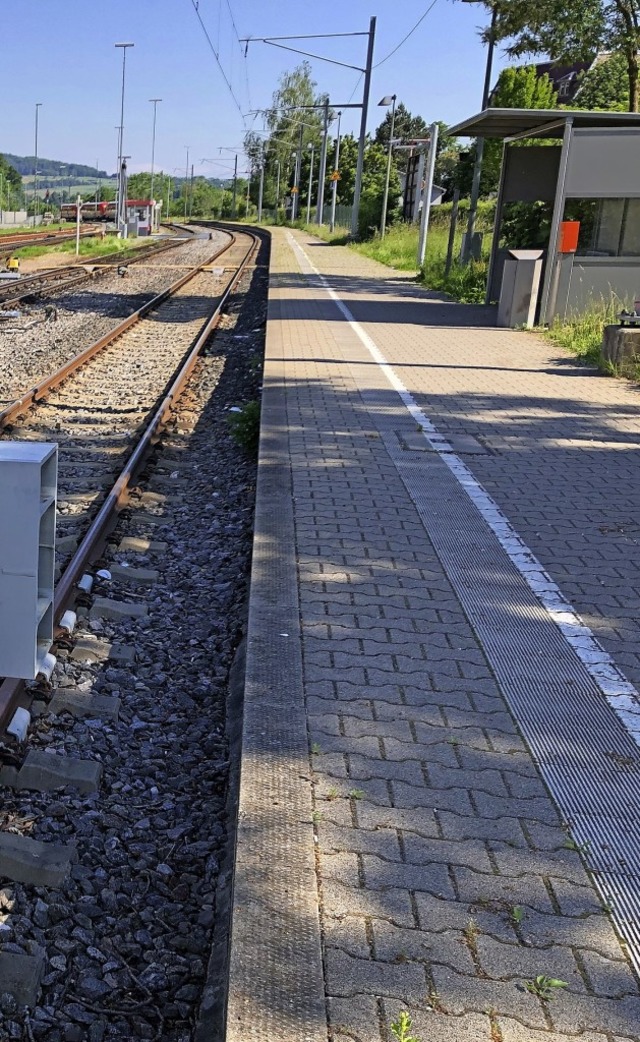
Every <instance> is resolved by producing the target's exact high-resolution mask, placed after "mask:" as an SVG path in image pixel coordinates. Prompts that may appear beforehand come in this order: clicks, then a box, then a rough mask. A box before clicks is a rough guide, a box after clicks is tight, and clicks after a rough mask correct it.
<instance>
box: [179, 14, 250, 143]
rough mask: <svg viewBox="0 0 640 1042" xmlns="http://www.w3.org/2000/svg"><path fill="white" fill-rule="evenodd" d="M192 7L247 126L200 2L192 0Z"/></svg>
mask: <svg viewBox="0 0 640 1042" xmlns="http://www.w3.org/2000/svg"><path fill="white" fill-rule="evenodd" d="M191 6H192V7H193V10H194V11H195V13H196V16H197V19H198V21H199V22H200V25H201V27H202V31H203V33H204V35H205V38H206V40H207V43H208V44H209V48H210V50H211V53H212V54H213V57H214V58H215V60H216V64H217V66H218V68H219V69H220V72H221V74H222V78H223V80H224V82H225V83H226V85H227V88H228V90H229V94H230V95H231V97H232V98H233V102H234V104H235V106H236V108H237V110H238V112H239V113H240V118H241V119H242V124H243V126H245V122H244V115H243V113H242V106H241V105H240V102H239V101H238V99H237V97H236V95H235V92H234V89H233V87H232V85H231V82H230V80H229V78H228V76H227V74H226V72H225V71H224V68H223V66H222V62H221V61H220V54H219V52H218V51H217V50H216V48H215V46H214V43H213V40H212V39H211V37H210V36H209V32H208V30H207V27H206V25H205V24H204V22H203V20H202V15H201V14H200V10H199V4H198V0H191ZM234 28H235V26H234ZM236 36H237V31H236Z"/></svg>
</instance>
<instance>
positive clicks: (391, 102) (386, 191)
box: [378, 94, 396, 239]
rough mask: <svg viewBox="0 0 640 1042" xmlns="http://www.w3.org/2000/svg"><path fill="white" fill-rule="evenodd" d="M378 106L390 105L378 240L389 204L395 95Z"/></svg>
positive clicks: (384, 229) (394, 123)
mask: <svg viewBox="0 0 640 1042" xmlns="http://www.w3.org/2000/svg"><path fill="white" fill-rule="evenodd" d="M378 105H382V106H385V107H386V106H388V105H391V130H390V131H389V149H388V152H387V176H386V179H385V182H384V199H383V200H382V219H381V221H380V238H381V239H384V233H385V231H386V227H387V204H388V202H389V181H390V180H391V155H392V152H393V131H394V130H395V125H396V95H395V94H387V95H385V97H384V98H383V99H382V101H379V102H378Z"/></svg>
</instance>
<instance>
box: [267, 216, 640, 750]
mask: <svg viewBox="0 0 640 1042" xmlns="http://www.w3.org/2000/svg"><path fill="white" fill-rule="evenodd" d="M287 237H288V239H289V242H290V244H291V246H292V248H293V250H294V252H295V254H296V256H297V258H298V260H299V262H300V267H301V270H302V272H303V274H305V275H313V276H314V278H316V279H317V281H318V284H319V286H320V287H321V288H322V289H324V290H325V291H326V292H327V294H328V295H329V296H330V297H331V299H332V300H333V301H334V302H335V304H336V306H337V308H338V309H339V311H340V312H341V313H342V315H343V316H344V318H345V320H346V321H347V322H348V323H349V325H350V326H351V329H352V330H353V332H354V333H355V334H356V336H357V337H358V339H359V340H360V341H361V343H362V344H363V345H364V346H365V347H366V349H367V351H368V352H369V354H370V355H371V357H372V358H373V359H374V361H375V362H377V364H378V365H379V367H380V369H381V370H382V372H383V373H384V375H385V377H386V378H387V380H388V381H389V383H390V384H391V386H392V387H393V389H394V390H395V391H397V393H398V395H399V397H400V399H401V401H402V403H403V405H404V406H405V408H406V409H407V411H408V412H409V414H410V415H411V418H412V419H413V420H415V422H416V423H417V424H418V426H419V427H420V428H421V430H422V433H423V434H424V436H425V438H426V439H427V441H428V443H429V446H430V448H432V449H433V451H434V452H437V453H438V454H439V456H440V458H441V459H442V460H443V461H444V462H445V463H446V465H447V466H448V468H449V470H450V471H451V473H452V474H453V475H454V477H455V478H456V479H457V481H458V482H459V483H460V485H461V486H462V488H463V489H464V490H465V492H466V493H467V495H468V496H469V498H470V499H471V501H472V502H473V503H474V505H475V506H476V508H477V509H478V511H479V513H480V514H481V515H482V517H483V518H484V520H485V521H486V523H487V525H488V526H489V528H490V529H491V531H492V532H493V534H494V535H495V537H496V538H497V540H498V542H499V543H500V545H501V546H502V548H503V549H504V550H505V552H506V553H507V555H508V557H509V559H510V560H511V562H512V563H513V564H514V565H515V567H516V568H517V569H518V571H519V572H520V575H521V576H522V578H523V579H524V580H525V582H526V583H527V585H528V587H529V589H530V590H531V591H532V592H533V593H534V594H535V596H536V597H537V599H538V601H539V602H540V604H541V605H542V606H543V608H545V610H546V611H547V613H548V614H549V616H550V617H551V618H552V619H553V621H554V622H555V624H556V625H557V627H558V629H559V630H560V632H561V633H562V635H563V637H564V638H565V640H566V641H567V643H568V644H570V646H571V647H572V648H573V650H574V651H575V653H576V655H577V656H578V658H579V659H580V661H581V662H582V664H583V665H584V667H585V669H586V670H587V672H588V673H589V674H590V676H591V677H592V679H593V680H594V682H595V683H596V685H597V686H598V688H599V689H600V691H601V692H602V694H603V695H604V697H605V698H606V700H607V702H608V703H609V705H610V706H611V708H612V709H613V710H614V712H615V713H616V714H617V715H618V717H619V719H620V720H621V722H622V724H623V725H624V727H625V728H626V730H627V731H628V732H629V734H630V735H631V736H632V737H633V739H634V740H635V742H636V743H637V744H638V745H640V695H638V692H637V691H636V689H635V687H634V686H633V684H632V683H630V681H629V680H627V678H626V677H625V675H624V673H622V671H621V670H620V669H618V667H617V666H616V664H615V662H614V661H613V659H612V657H611V655H610V654H609V653H608V652H607V651H605V649H604V648H603V647H602V645H601V644H600V642H599V641H598V640H597V638H596V637H595V636H594V635H593V633H592V632H591V630H590V629H589V627H588V626H586V625H585V623H584V622H583V620H582V619H581V618H580V616H579V615H578V613H577V611H576V610H575V609H574V608H573V606H572V605H571V604H570V603H569V601H568V600H567V599H566V597H565V596H564V594H563V593H562V592H561V590H560V587H559V586H558V585H557V584H556V583H555V582H554V581H553V579H552V578H551V576H550V575H549V574H548V573H547V572H546V571H545V570H544V568H543V567H542V565H541V563H540V561H538V559H537V557H536V556H535V554H534V553H533V551H532V550H530V549H529V547H528V546H527V545H526V543H525V542H524V540H523V539H521V537H520V536H519V535H518V533H517V532H516V531H515V529H514V528H513V526H512V525H511V522H510V521H509V520H508V519H507V517H506V516H505V515H504V514H503V513H502V511H501V510H500V507H499V506H498V504H497V503H496V502H495V501H494V500H493V499H492V498H491V496H490V495H489V493H488V492H487V491H486V490H485V489H484V488H483V487H482V485H481V484H480V482H479V481H477V480H476V479H475V477H474V476H473V474H472V473H471V471H470V470H469V468H468V467H467V465H466V464H465V463H463V461H462V460H461V459H460V457H459V456H457V455H456V454H455V452H454V451H453V449H452V448H451V446H450V445H449V443H448V442H447V441H446V439H445V438H444V436H443V435H442V434H441V433H440V432H439V431H438V429H437V428H436V427H435V426H434V424H433V423H432V422H431V420H430V419H428V417H427V416H426V415H425V414H424V413H423V411H422V409H420V408H419V406H418V405H417V404H416V401H415V399H414V398H413V395H412V394H411V393H410V392H409V391H408V390H407V388H406V387H405V386H404V384H403V383H402V381H401V380H400V379H399V378H398V376H397V374H396V373H395V372H394V370H393V368H392V367H391V366H390V365H389V363H388V362H387V360H386V358H385V357H384V355H383V354H382V351H381V350H380V348H379V347H378V345H377V344H376V343H375V341H374V340H373V339H372V338H371V337H370V336H369V334H368V333H367V332H366V331H365V330H364V329H363V328H362V326H361V325H360V323H359V322H356V320H355V318H354V317H353V315H352V314H351V312H350V310H349V308H348V307H347V305H346V304H345V303H344V301H342V300H341V299H340V297H339V296H338V294H337V293H336V292H335V290H333V289H332V288H331V286H330V285H329V283H328V281H327V279H326V278H325V277H324V275H322V274H321V273H320V272H319V271H318V269H317V268H316V267H315V265H314V264H313V263H312V262H311V260H310V259H309V257H308V256H307V254H306V253H305V251H304V250H303V249H302V247H301V246H300V244H299V243H298V242H296V240H295V239H294V237H293V235H292V234H291V232H287Z"/></svg>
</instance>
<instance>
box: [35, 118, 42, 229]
mask: <svg viewBox="0 0 640 1042" xmlns="http://www.w3.org/2000/svg"><path fill="white" fill-rule="evenodd" d="M41 108H42V102H41V101H37V102H36V141H35V146H36V147H35V166H34V168H33V227H34V228H35V226H36V213H37V211H38V115H39V112H38V110H39V109H41Z"/></svg>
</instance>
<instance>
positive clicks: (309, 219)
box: [307, 141, 315, 224]
mask: <svg viewBox="0 0 640 1042" xmlns="http://www.w3.org/2000/svg"><path fill="white" fill-rule="evenodd" d="M308 148H309V151H310V152H311V158H310V162H309V189H308V191H307V224H310V223H311V192H312V189H313V150H314V148H315V145H314V144H313V141H310V142H309V145H308Z"/></svg>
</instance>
